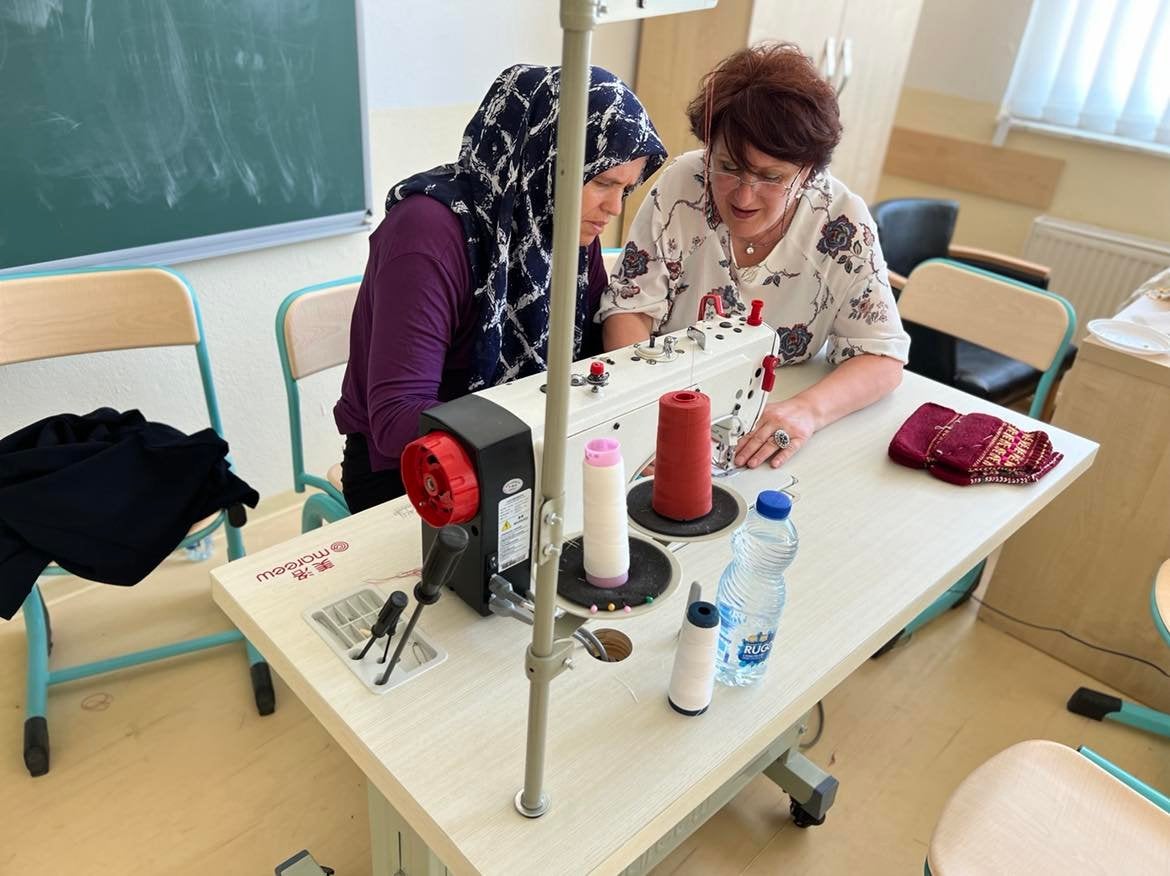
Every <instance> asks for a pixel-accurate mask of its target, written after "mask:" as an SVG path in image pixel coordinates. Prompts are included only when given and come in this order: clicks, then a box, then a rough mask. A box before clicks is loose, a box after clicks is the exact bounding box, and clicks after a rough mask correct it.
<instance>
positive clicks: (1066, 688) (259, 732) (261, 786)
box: [0, 513, 1170, 876]
mask: <svg viewBox="0 0 1170 876" xmlns="http://www.w3.org/2000/svg"><path fill="white" fill-rule="evenodd" d="M297 525H298V524H297V519H296V515H295V514H294V513H277V514H275V515H273V516H271V517H269V518H268V519H257V520H255V521H253V523H251V524H249V527H248V530H247V538H248V541H249V543H250V544H251V545H252V546H253V547H258V546H261V545H264V544H270V543H274V542H277V541H279V540H281V539H283V538H286V537H288V536H289V535H291V534H293V532H294V531H295V530H296V527H297ZM210 566H211V564H210V563H208V564H201V565H192V564H189V563H185V562H183V561H178V560H174V561H170V562H168V563H167V564H166V565H165V566H164V568H163V569H161V570H160V571H159V572H157V573H156V574H155V575H154V576H152V578H151V579H149V580H148V581H146V582H144V583H143V584H142V585H139V586H138V587H136V588H134V589H133V590H132V591H128V592H127V591H122V590H120V589H117V588H110V587H104V586H97V587H93V586H91V587H84V586H79V585H76V584H71V583H69V582H65V581H61V582H55V586H53V588H52V589H51V590H50V591H49V593H50V599H51V602H52V608H53V625H54V630H55V635H56V639H57V642H56V650H55V652H54V665H65V664H70V663H75V662H81V661H87V660H90V659H95V658H97V657H100V656H105V655H109V654H112V653H116V652H117V651H118V650H119V649H122V648H127V647H143V646H145V645H149V644H153V643H157V642H160V641H166V640H168V639H171V638H177V637H180V636H189V635H197V634H200V633H202V632H209V631H212V630H215V629H220V628H224V627H225V626H226V620H225V618H224V617H223V616H222V614H220V613H219V612H218V610H217V609H215V607H214V606H213V605H212V603H211V600H210V597H209V595H208V585H207V570H208V568H210ZM99 619H100V623H98V620H99ZM91 622H92V623H93V626H89V624H90V623H91ZM778 656H780V655H779V653H778ZM1165 662H1166V663H1167V664H1170V653H1168V654H1167V659H1166V661H1165ZM782 665H783V664H782V662H780V663H777V665H775V666H773V668H772V671H774V672H775V671H782V668H781V667H782ZM24 669H25V657H24V638H23V628H22V625H21V623H20V622H19V620H17V621H14V622H12V623H7V624H2V625H0V707H2V709H3V712H2V714H3V715H4V716H5V718H4V726H5V727H6V728H7V729H6V730H4V732H3V733H0V743H2V744H3V749H2V750H0V813H2V814H0V874H34V873H35V874H58V873H60V874H65V873H84V874H92V876H102V874H119V876H123V874H150V876H158V874H170V873H176V874H211V873H214V874H263V873H271V872H272V871H273V867H274V866H275V865H276V864H277V863H278V862H280V861H281V860H283V859H284V858H286V857H288V856H289V855H291V854H292V853H294V852H296V851H298V850H299V849H301V848H306V847H307V848H309V849H310V850H311V851H312V852H313V854H314V855H315V856H316V858H317V859H318V860H319V861H321V862H323V863H326V864H328V865H330V866H332V867H334V868H336V869H337V872H338V874H339V876H353V874H363V873H367V872H368V871H369V861H368V854H369V839H368V836H367V824H366V809H365V791H364V785H363V779H362V776H361V774H360V773H359V772H358V771H357V770H356V769H355V768H354V767H353V766H352V764H350V762H349V761H348V759H347V758H346V756H345V755H344V754H343V753H342V752H341V751H340V750H339V749H338V747H337V746H336V745H335V744H334V743H333V742H332V741H331V740H330V739H329V738H328V737H327V736H326V735H325V733H324V732H323V731H322V730H321V728H320V727H319V726H318V725H317V723H316V722H315V721H314V720H313V718H312V717H311V716H310V715H309V714H308V713H307V711H306V710H305V709H304V707H303V706H301V705H300V703H299V702H297V701H296V700H295V699H294V698H293V697H292V695H291V694H290V693H289V692H288V690H287V688H285V687H283V686H282V685H278V691H277V696H278V707H277V712H276V714H275V715H272V716H270V717H267V718H264V719H260V718H258V717H257V715H256V713H255V710H254V708H253V706H252V703H251V693H250V687H249V682H248V673H247V664H246V661H245V658H244V656H243V652H242V649H241V648H239V647H238V646H232V647H228V648H222V649H219V650H217V651H213V652H205V653H204V654H201V655H193V656H189V657H185V658H180V659H177V660H173V661H170V662H169V663H165V664H154V665H153V666H150V667H140V668H137V669H134V670H128V671H125V672H122V673H117V674H113V675H105V676H99V677H97V678H94V679H88V680H84V681H80V682H75V683H72V684H69V685H65V686H63V687H60V688H54V689H53V690H52V691H51V693H50V697H49V728H50V733H51V738H52V769H51V771H50V773H49V775H48V776H45V777H43V778H39V779H31V778H29V777H28V775H27V773H25V771H24V767H23V764H22V762H21V757H20V732H21V722H22V720H23V704H24ZM1082 683H1090V682H1089V681H1088V679H1086V678H1085V677H1084V676H1083V675H1081V674H1080V673H1078V672H1076V671H1074V670H1072V669H1069V668H1068V667H1066V666H1064V665H1062V664H1060V663H1057V662H1055V661H1053V660H1052V659H1050V658H1049V657H1047V656H1045V655H1043V654H1041V653H1039V652H1037V651H1035V650H1032V649H1031V648H1029V647H1027V646H1024V645H1022V644H1020V643H1019V642H1017V641H1015V640H1014V639H1011V638H1010V637H1008V636H1005V635H1004V634H1002V633H1000V632H997V631H995V630H992V629H990V628H988V627H987V626H986V625H984V624H981V623H978V622H976V621H975V617H974V611H973V608H972V607H971V606H969V607H968V608H965V609H963V610H960V611H956V612H952V613H951V614H950V615H949V616H947V617H946V618H944V619H943V620H941V621H939V622H937V623H935V624H933V625H932V626H930V627H928V628H927V629H926V630H924V631H922V632H921V633H920V634H919V635H918V636H917V637H916V638H915V640H914V641H913V642H912V643H910V644H909V645H908V646H905V647H902V648H899V649H898V650H896V651H894V652H893V653H891V654H889V655H887V656H886V657H885V658H883V659H882V660H880V661H876V662H870V663H868V664H866V665H865V666H864V667H862V668H861V669H860V670H859V671H858V672H857V673H856V674H855V675H854V676H853V677H852V678H850V679H849V680H848V681H847V682H846V683H845V684H843V685H842V686H841V687H840V688H838V689H837V690H836V691H835V692H834V693H833V695H832V696H831V697H830V698H829V699H828V700H827V702H826V711H827V716H828V718H827V726H826V728H825V734H824V737H823V739H822V740H821V741H820V742H819V743H818V744H817V745H816V747H815V748H814V749H813V750H812V751H811V752H810V756H812V757H813V758H814V759H815V760H817V761H818V762H819V763H820V764H821V765H822V766H825V767H827V768H830V769H831V770H832V772H833V773H834V774H835V775H836V776H837V777H838V778H839V779H840V781H841V789H840V793H839V795H838V798H837V804H836V806H835V807H834V808H833V810H832V811H831V813H830V814H829V818H828V820H827V822H826V823H825V825H824V826H822V827H819V828H814V829H812V830H808V831H802V830H798V829H796V828H794V827H793V826H792V824H791V822H790V820H789V817H788V810H787V798H786V797H785V796H784V795H783V794H782V793H781V792H780V791H779V790H778V789H777V788H775V787H774V786H773V785H771V783H770V782H768V781H767V780H766V779H760V780H757V781H756V782H755V783H753V784H752V785H750V786H748V788H746V789H745V790H744V791H743V793H741V794H740V796H739V797H737V798H736V799H735V800H734V801H733V802H732V803H731V804H729V805H728V806H727V807H726V808H725V809H724V810H723V811H722V812H720V813H719V814H718V815H716V816H715V817H714V818H712V819H711V820H710V821H709V822H708V823H707V824H706V825H705V826H704V827H703V828H702V829H700V830H699V831H698V832H697V833H696V834H695V835H694V836H692V837H691V838H690V839H689V840H688V841H687V842H686V843H684V844H683V845H682V846H681V847H680V848H679V849H677V850H676V852H675V853H674V854H673V855H672V856H671V857H670V858H668V859H667V860H666V861H664V862H663V863H662V864H661V865H660V867H659V868H658V869H657V870H656V871H655V873H656V876H667V874H675V876H699V874H702V876H722V874H728V876H730V874H745V876H763V874H774V873H796V874H813V873H816V874H879V876H880V874H895V873H897V874H915V873H921V872H922V871H921V867H922V860H923V856H924V853H925V849H926V845H927V842H928V840H929V837H930V832H931V828H932V826H933V824H934V820H935V818H936V816H937V813H938V810H939V807H940V805H941V804H942V802H943V800H945V798H946V796H947V795H948V794H949V793H950V791H951V789H953V788H954V786H955V785H956V784H957V783H958V781H959V780H960V779H961V778H962V777H963V776H964V775H966V774H967V773H968V772H969V771H970V770H971V769H972V768H974V767H975V766H976V765H978V764H979V763H981V762H982V761H983V760H985V759H986V758H987V757H989V756H990V755H992V754H994V753H995V752H996V751H999V750H1000V749H1002V748H1004V747H1006V746H1008V745H1010V744H1011V743H1013V742H1016V741H1018V740H1022V739H1028V738H1033V737H1045V738H1049V739H1055V740H1057V741H1060V742H1065V743H1068V744H1070V745H1077V744H1087V745H1090V746H1091V747H1093V748H1096V749H1097V750H1098V751H1100V752H1101V753H1103V754H1105V755H1106V756H1108V757H1110V758H1112V759H1113V760H1114V761H1115V762H1117V763H1118V764H1120V765H1121V766H1123V767H1125V768H1127V769H1129V770H1131V771H1132V772H1134V773H1136V774H1138V775H1139V776H1141V777H1142V778H1144V779H1145V780H1146V781H1148V782H1150V783H1151V784H1153V785H1155V786H1157V787H1161V788H1163V789H1166V788H1170V741H1164V740H1158V739H1155V738H1152V737H1149V736H1147V735H1145V734H1141V733H1138V732H1136V731H1131V730H1127V729H1126V728H1123V727H1118V726H1113V725H1103V724H1097V723H1095V722H1090V721H1086V720H1084V719H1081V718H1078V717H1076V716H1074V715H1070V714H1068V713H1067V712H1066V711H1065V710H1064V701H1065V699H1066V698H1067V696H1068V694H1069V693H1070V692H1071V691H1072V690H1073V689H1074V688H1075V687H1076V686H1077V685H1079V684H1082ZM550 876H554V874H550Z"/></svg>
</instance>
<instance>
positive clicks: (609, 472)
mask: <svg viewBox="0 0 1170 876" xmlns="http://www.w3.org/2000/svg"><path fill="white" fill-rule="evenodd" d="M582 469H583V471H582V477H583V479H584V482H585V490H584V493H585V508H584V511H585V515H584V516H585V520H584V524H583V527H582V534H581V540H582V550H583V551H584V554H585V557H584V559H585V580H587V581H588V582H589V583H590V584H592V585H593V586H594V587H604V588H606V589H610V588H613V587H620V586H621V585H623V584H625V583H626V581H627V580H629V577H630V530H629V524H628V522H627V518H626V466H625V462H624V461H623V460H622V450H621V444H619V443H618V441H617V440H616V439H614V438H594V439H593V440H592V441H590V442H589V443H588V444H586V445H585V461H584V463H583V464H582Z"/></svg>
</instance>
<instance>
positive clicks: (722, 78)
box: [687, 43, 841, 172]
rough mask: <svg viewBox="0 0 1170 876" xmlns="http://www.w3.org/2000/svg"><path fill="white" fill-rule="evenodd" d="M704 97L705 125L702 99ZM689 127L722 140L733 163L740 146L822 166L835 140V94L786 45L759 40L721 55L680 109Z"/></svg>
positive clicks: (702, 136)
mask: <svg viewBox="0 0 1170 876" xmlns="http://www.w3.org/2000/svg"><path fill="white" fill-rule="evenodd" d="M708 99H710V105H711V118H710V125H708V119H707V103H708ZM687 118H688V119H689V120H690V123H691V131H692V132H693V133H694V135H695V136H696V137H698V138H699V139H700V140H702V141H703V143H704V144H706V145H707V146H710V145H711V144H710V143H707V137H708V135H709V136H710V137H711V138H712V139H714V138H716V137H720V136H721V137H722V138H723V141H724V143H725V145H726V146H727V151H728V153H729V154H730V155H731V158H732V159H733V160H734V161H735V163H736V164H738V165H740V166H741V167H746V166H747V163H746V162H745V161H744V160H743V158H744V156H743V149H744V146H745V145H751V146H754V147H755V148H756V149H759V150H760V151H761V152H763V153H765V154H767V155H770V156H772V157H773V158H776V159H779V160H781V161H789V162H792V163H793V164H799V165H806V164H807V165H811V166H812V168H813V170H814V172H817V171H821V170H823V169H824V168H825V167H826V166H827V165H828V163H829V159H830V158H832V156H833V149H834V147H836V145H837V143H838V142H840V140H841V117H840V111H839V109H838V107H837V94H836V92H834V91H833V87H832V86H831V85H829V83H828V82H826V81H825V80H824V79H822V78H821V75H820V73H819V72H818V71H817V68H816V67H815V66H813V62H812V60H811V59H810V58H809V57H807V56H806V55H805V54H804V53H803V52H801V50H800V49H799V48H797V47H796V46H795V45H793V44H792V43H762V44H759V45H756V46H752V47H750V48H747V49H741V50H740V51H738V52H736V53H735V54H733V55H729V56H728V57H726V58H724V59H723V60H722V61H720V62H719V64H717V65H716V67H715V69H714V70H712V71H711V72H710V73H708V74H707V75H706V76H704V77H703V82H702V85H701V87H700V88H699V93H698V94H697V95H695V97H694V99H693V100H692V101H691V102H690V104H689V105H688V106H687Z"/></svg>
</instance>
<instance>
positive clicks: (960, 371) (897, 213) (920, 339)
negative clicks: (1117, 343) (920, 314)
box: [872, 198, 1076, 405]
mask: <svg viewBox="0 0 1170 876" xmlns="http://www.w3.org/2000/svg"><path fill="white" fill-rule="evenodd" d="M872 213H873V218H874V222H875V223H876V224H877V232H878V239H879V240H880V241H881V244H882V252H883V254H884V255H885V257H886V264H887V265H888V266H889V270H890V284H891V286H893V288H894V295H895V297H897V296H898V294H899V293H900V292H901V289H902V286H903V285H904V284H905V282H906V277H908V276H909V275H910V272H911V271H912V270H914V268H915V267H916V266H917V265H919V264H920V263H921V262H924V261H926V260H927V259H932V258H950V259H954V260H955V261H959V262H963V263H964V264H967V265H971V266H972V267H976V268H982V269H983V270H985V271H989V272H991V273H993V274H999V275H1001V276H1004V277H1008V278H1009V279H1012V280H1018V281H1019V282H1022V283H1028V284H1029V285H1032V286H1037V287H1039V288H1041V289H1047V288H1048V274H1049V271H1048V268H1046V267H1044V266H1043V265H1037V264H1034V263H1032V262H1026V261H1024V260H1022V259H1016V258H1012V257H1010V256H1004V255H1000V254H999V253H994V252H990V251H988V250H981V249H975V248H973V247H964V246H955V245H953V244H952V243H951V237H952V235H953V234H954V231H955V222H956V220H957V219H958V216H959V204H958V202H957V201H950V200H944V199H936V198H894V199H892V200H888V201H882V202H881V203H879V204H875V205H874V206H873V208H872ZM906 330H907V331H908V332H909V333H910V340H911V343H910V363H909V365H908V366H907V367H908V368H909V369H910V370H911V371H913V372H915V373H916V374H921V375H923V376H924V377H929V378H931V379H932V380H937V381H939V382H940V383H945V384H947V385H949V386H954V387H956V388H957V389H961V390H963V391H964V392H969V393H971V394H972V395H976V396H979V397H980V398H985V399H988V400H989V401H993V402H996V403H997V404H1002V405H1010V404H1014V403H1016V402H1018V401H1020V400H1021V399H1024V398H1027V397H1028V396H1030V395H1032V394H1033V393H1034V392H1035V391H1036V385H1037V384H1038V383H1039V382H1040V376H1041V375H1040V372H1039V371H1037V370H1036V369H1035V368H1032V367H1031V366H1030V365H1027V364H1025V363H1023V362H1019V361H1017V360H1015V359H1009V358H1008V357H1007V356H1001V355H1000V354H999V353H994V352H992V351H991V350H988V349H987V348H986V347H980V346H979V345H978V344H972V343H970V342H969V341H964V340H959V339H956V338H954V337H952V336H951V335H947V334H943V333H942V332H937V331H934V330H933V329H928V328H926V327H924V326H920V325H915V324H914V323H911V322H907V323H906ZM1075 356H1076V348H1075V347H1070V348H1069V352H1068V354H1067V355H1066V357H1065V360H1064V363H1063V365H1062V368H1061V372H1062V373H1063V372H1064V371H1066V370H1067V369H1068V367H1069V366H1070V365H1071V364H1072V361H1073V358H1074V357H1075ZM1054 396H1055V394H1053V397H1054Z"/></svg>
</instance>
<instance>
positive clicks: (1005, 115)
mask: <svg viewBox="0 0 1170 876" xmlns="http://www.w3.org/2000/svg"><path fill="white" fill-rule="evenodd" d="M999 122H1000V124H999V131H998V132H997V135H996V142H997V143H1002V142H1003V138H1004V137H1005V136H1006V135H1007V131H1008V129H1009V128H1011V127H1026V128H1032V129H1040V130H1045V131H1050V132H1053V133H1067V134H1073V135H1076V136H1084V137H1087V138H1089V139H1094V140H1103V141H1105V142H1110V143H1117V144H1120V145H1131V146H1139V147H1145V148H1148V149H1149V151H1155V152H1163V153H1166V154H1170V149H1168V148H1167V147H1170V0H1035V2H1034V3H1033V5H1032V13H1031V16H1030V17H1029V19H1028V26H1027V28H1026V29H1025V31H1024V38H1023V40H1022V42H1021V44H1020V52H1019V55H1017V57H1016V63H1015V67H1014V69H1013V70H1012V78H1011V82H1010V83H1009V84H1008V90H1007V94H1006V95H1004V100H1003V106H1002V108H1001V111H1000V118H999Z"/></svg>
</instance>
